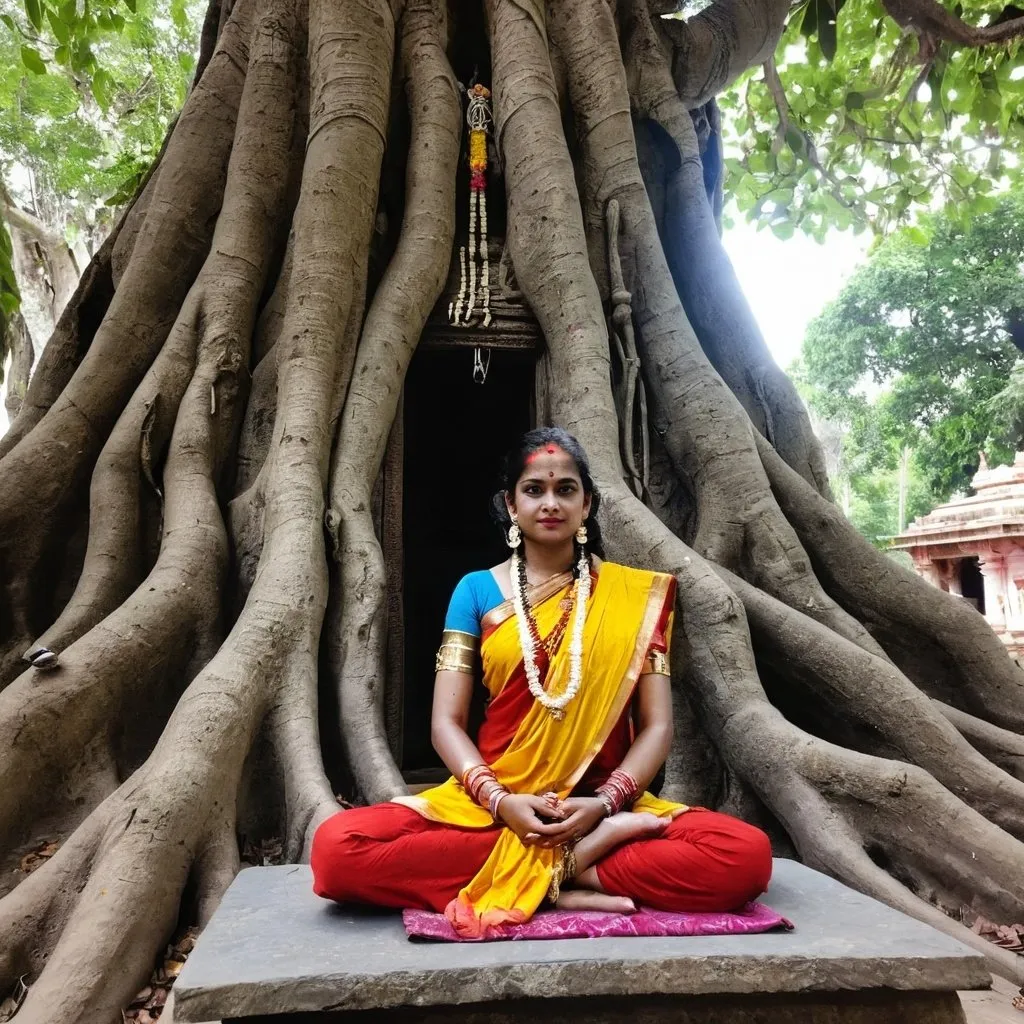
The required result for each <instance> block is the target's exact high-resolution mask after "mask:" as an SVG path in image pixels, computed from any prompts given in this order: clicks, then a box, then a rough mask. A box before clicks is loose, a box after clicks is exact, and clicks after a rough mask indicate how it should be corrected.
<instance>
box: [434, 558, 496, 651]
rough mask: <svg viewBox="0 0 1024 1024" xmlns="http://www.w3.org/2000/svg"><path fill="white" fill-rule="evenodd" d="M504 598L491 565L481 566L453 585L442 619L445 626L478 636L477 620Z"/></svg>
mask: <svg viewBox="0 0 1024 1024" xmlns="http://www.w3.org/2000/svg"><path fill="white" fill-rule="evenodd" d="M504 600H505V598H504V597H503V596H502V593H501V588H500V587H499V586H498V581H497V580H496V579H495V578H494V573H493V572H491V570H490V569H480V570H479V571H477V572H471V573H469V574H468V575H466V576H463V577H462V579H461V580H459V582H458V584H457V585H456V587H455V591H454V593H453V594H452V599H451V601H450V602H449V604H448V614H447V615H446V616H445V619H444V628H445V629H457V630H459V631H460V632H461V633H470V634H472V635H473V636H480V633H481V629H480V620H481V619H482V618H483V617H484V616H485V615H486V614H487V613H488V612H489V611H490V610H491V609H492V608H497V607H498V605H499V604H501V603H502V602H503V601H504Z"/></svg>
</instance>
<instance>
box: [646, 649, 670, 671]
mask: <svg viewBox="0 0 1024 1024" xmlns="http://www.w3.org/2000/svg"><path fill="white" fill-rule="evenodd" d="M640 674H641V675H655V676H670V675H672V671H671V670H670V669H669V667H668V655H667V654H665V653H664V652H663V651H648V652H647V657H646V658H644V667H643V671H642V672H641V673H640Z"/></svg>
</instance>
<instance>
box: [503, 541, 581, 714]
mask: <svg viewBox="0 0 1024 1024" xmlns="http://www.w3.org/2000/svg"><path fill="white" fill-rule="evenodd" d="M576 568H577V570H578V574H577V577H576V582H575V583H574V584H573V591H574V594H573V604H574V608H573V621H572V640H571V642H570V644H569V685H568V686H567V687H566V688H565V690H563V691H562V693H560V694H558V695H557V696H555V697H553V696H551V694H549V693H547V692H546V691H545V689H544V687H543V686H542V685H541V682H540V669H539V668H538V667H537V650H536V648H535V646H534V643H533V635H532V634H531V633H530V625H529V621H528V619H527V613H526V594H525V593H524V592H523V590H522V580H521V579H520V576H519V552H518V551H517V550H513V551H512V571H511V572H510V573H509V575H510V576H511V578H512V607H513V608H514V609H515V613H516V625H517V626H518V627H519V646H520V647H521V648H522V650H523V667H524V668H525V670H526V680H527V683H528V684H529V688H530V693H532V694H533V697H534V700H536V701H538V702H539V703H540V704H541V705H542V706H543V707H544V708H546V709H547V710H548V711H549V712H550V713H551V716H552V717H553V718H561V717H562V716H563V715H564V713H565V707H566V706H567V705H568V704H569V702H570V701H571V700H572V699H573V698H574V697H575V696H576V694H577V693H579V689H580V683H581V682H582V680H583V627H584V625H585V624H586V619H587V601H588V600H589V598H590V562H589V561H588V559H587V553H586V551H583V550H581V551H580V560H579V562H578V563H577V566H576Z"/></svg>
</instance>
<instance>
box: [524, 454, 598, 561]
mask: <svg viewBox="0 0 1024 1024" xmlns="http://www.w3.org/2000/svg"><path fill="white" fill-rule="evenodd" d="M505 502H506V504H507V505H508V510H509V513H510V514H514V515H517V516H518V517H519V529H520V530H522V531H523V534H524V535H525V536H526V537H528V538H529V539H530V540H532V541H535V542H536V543H538V544H563V543H565V541H567V540H571V539H572V535H573V534H574V533H575V532H576V531H577V530H578V529H579V526H580V523H582V522H583V520H584V519H586V517H587V515H588V514H589V513H590V496H589V495H586V494H584V493H583V481H582V480H581V479H580V473H579V470H578V469H577V468H576V462H575V460H574V459H573V457H572V456H571V455H569V454H568V452H565V451H563V450H562V449H561V448H559V447H558V446H557V445H553V444H548V445H544V446H543V447H542V448H538V449H537V450H536V451H534V452H532V453H531V454H530V455H529V456H527V459H526V465H525V467H524V468H523V472H522V474H521V475H520V477H519V479H518V480H517V481H516V486H515V491H514V492H513V493H512V494H506V495H505Z"/></svg>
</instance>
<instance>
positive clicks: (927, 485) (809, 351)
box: [797, 190, 1024, 534]
mask: <svg viewBox="0 0 1024 1024" xmlns="http://www.w3.org/2000/svg"><path fill="white" fill-rule="evenodd" d="M922 237H927V238H928V241H926V242H925V243H924V244H922ZM1022 265H1024V193H1022V192H1021V191H1020V190H1014V191H1013V192H1010V193H1008V194H1007V195H1005V196H1004V197H1002V198H1001V199H1000V200H999V202H998V204H997V206H996V208H995V209H994V210H993V211H991V212H990V213H985V214H980V215H978V216H977V217H976V218H975V219H974V220H973V221H972V223H971V224H970V226H968V227H965V226H964V225H963V223H962V222H961V220H960V219H959V218H958V217H956V216H955V215H953V214H952V213H948V212H947V213H943V214H940V215H927V216H925V217H923V218H922V227H921V229H920V230H918V229H914V228H909V229H902V230H899V231H897V232H895V233H894V234H893V235H891V236H890V237H889V238H887V239H885V240H884V241H883V242H881V244H879V245H878V246H877V247H876V248H875V250H874V251H873V252H872V254H871V256H870V258H869V259H868V261H867V262H866V263H865V264H864V265H863V266H862V267H860V268H859V269H858V270H857V271H856V272H855V273H854V274H853V276H852V277H851V279H850V281H849V282H848V283H847V284H846V286H845V287H844V288H843V290H842V292H841V293H840V294H839V296H838V297H837V298H836V299H835V300H834V301H833V302H831V303H829V304H828V306H827V307H826V308H825V310H824V311H823V312H822V314H821V315H820V316H819V317H818V318H816V319H815V320H814V321H813V322H812V323H811V324H810V326H809V328H808V332H807V336H806V338H805V340H804V345H803V352H802V359H801V364H800V366H799V367H798V368H797V373H798V376H799V378H800V380H801V384H802V387H803V391H804V394H805V397H806V398H807V399H808V401H809V402H810V404H811V406H812V408H813V409H814V411H815V412H816V413H817V415H819V416H821V417H824V418H826V419H830V420H835V421H838V422H839V423H842V424H844V425H845V426H846V428H847V432H846V433H845V436H844V439H843V455H842V459H841V460H840V461H839V463H838V464H837V468H838V475H839V476H840V477H841V478H847V479H849V480H850V481H851V482H852V484H853V490H854V492H855V493H859V494H860V495H861V496H862V498H863V497H866V496H867V495H868V494H869V492H870V491H872V490H873V491H874V493H875V495H876V496H877V495H878V493H879V488H882V489H883V490H884V489H886V488H888V487H890V486H891V482H892V478H893V477H892V475H893V473H895V471H896V469H897V466H898V465H899V462H900V459H901V457H902V452H903V450H904V449H905V448H909V449H910V450H911V451H912V453H913V455H912V462H913V469H912V476H913V477H914V479H915V480H916V481H917V482H918V484H917V488H916V500H915V502H914V508H915V511H922V510H923V509H922V506H927V505H929V504H932V505H933V504H935V503H937V502H940V501H944V500H945V499H946V498H948V497H949V495H950V494H951V493H953V492H954V491H958V490H962V489H964V488H965V487H966V486H967V484H968V483H969V481H970V477H971V476H972V475H973V473H974V471H975V470H976V468H977V465H978V452H979V451H984V452H986V454H987V455H988V456H989V458H990V460H992V461H995V462H999V461H1007V460H1009V459H1011V458H1012V453H1013V451H1014V450H1016V448H1017V447H1019V446H1020V444H1021V443H1022V442H1024V432H1022V430H1021V424H1020V421H1019V418H1015V417H1014V416H1013V415H1009V416H1008V415H1007V414H1006V401H1005V400H1003V401H996V397H997V396H999V395H1001V394H1002V393H1003V392H1004V390H1005V389H1006V388H1007V386H1008V383H1009V380H1010V375H1011V371H1012V369H1013V367H1014V365H1015V363H1016V361H1017V360H1018V359H1019V358H1020V357H1021V353H1022V351H1024V275H1022V273H1021V266H1022ZM1004 399H1005V396H1004ZM886 481H888V482H887V483H886ZM889 503H890V504H892V502H891V500H890V501H889ZM874 518H875V519H876V520H877V519H878V517H877V516H875V517H874ZM886 523H887V524H888V526H889V527H890V528H889V529H888V532H889V533H890V534H891V533H893V532H895V529H894V528H892V527H896V526H897V524H896V521H895V517H894V516H893V517H891V518H889V519H886ZM868 532H869V534H870V533H871V528H869V529H868Z"/></svg>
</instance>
